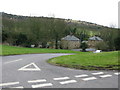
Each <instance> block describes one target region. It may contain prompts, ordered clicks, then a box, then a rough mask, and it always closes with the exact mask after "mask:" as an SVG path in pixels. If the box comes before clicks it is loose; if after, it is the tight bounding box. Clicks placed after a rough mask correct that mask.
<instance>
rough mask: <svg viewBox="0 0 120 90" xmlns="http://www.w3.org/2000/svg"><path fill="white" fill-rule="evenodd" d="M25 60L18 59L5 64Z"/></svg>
mask: <svg viewBox="0 0 120 90" xmlns="http://www.w3.org/2000/svg"><path fill="white" fill-rule="evenodd" d="M21 60H23V59H17V60H14V61H9V62H5V63H4V64H8V63H12V62H17V61H21Z"/></svg>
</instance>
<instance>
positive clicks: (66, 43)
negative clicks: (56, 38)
mask: <svg viewBox="0 0 120 90" xmlns="http://www.w3.org/2000/svg"><path fill="white" fill-rule="evenodd" d="M60 46H61V48H62V49H78V48H80V39H79V38H77V37H75V36H74V35H67V36H66V37H64V38H62V39H61V44H60Z"/></svg>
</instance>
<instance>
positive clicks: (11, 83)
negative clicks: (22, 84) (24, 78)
mask: <svg viewBox="0 0 120 90" xmlns="http://www.w3.org/2000/svg"><path fill="white" fill-rule="evenodd" d="M14 84H19V82H9V83H2V84H0V86H7V85H14Z"/></svg>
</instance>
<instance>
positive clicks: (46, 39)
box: [2, 13, 120, 50]
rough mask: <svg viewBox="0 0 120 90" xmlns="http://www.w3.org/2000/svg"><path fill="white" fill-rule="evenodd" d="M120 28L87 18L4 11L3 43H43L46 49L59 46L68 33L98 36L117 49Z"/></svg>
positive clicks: (27, 44) (25, 44)
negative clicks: (8, 12)
mask: <svg viewBox="0 0 120 90" xmlns="http://www.w3.org/2000/svg"><path fill="white" fill-rule="evenodd" d="M118 32H119V30H118V29H115V28H109V27H106V26H101V25H97V24H94V23H90V22H85V21H80V20H79V21H76V20H71V19H61V18H53V17H30V16H18V15H12V14H7V13H2V42H3V43H9V44H10V45H17V46H29V45H32V44H35V45H36V46H38V45H42V47H43V48H45V47H48V46H47V45H48V44H49V46H50V47H54V46H55V48H56V49H57V48H59V41H60V39H61V38H62V37H64V36H66V35H68V34H74V35H75V36H76V37H78V38H79V39H80V40H81V41H83V40H88V38H89V37H90V36H94V35H98V36H100V37H101V38H102V39H103V40H104V41H105V43H106V44H107V46H108V48H109V50H118V49H119V43H118V42H119V41H120V37H119V35H118Z"/></svg>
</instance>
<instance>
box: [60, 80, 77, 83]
mask: <svg viewBox="0 0 120 90" xmlns="http://www.w3.org/2000/svg"><path fill="white" fill-rule="evenodd" d="M75 82H77V81H76V80H68V81H63V82H60V84H68V83H75Z"/></svg>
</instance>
